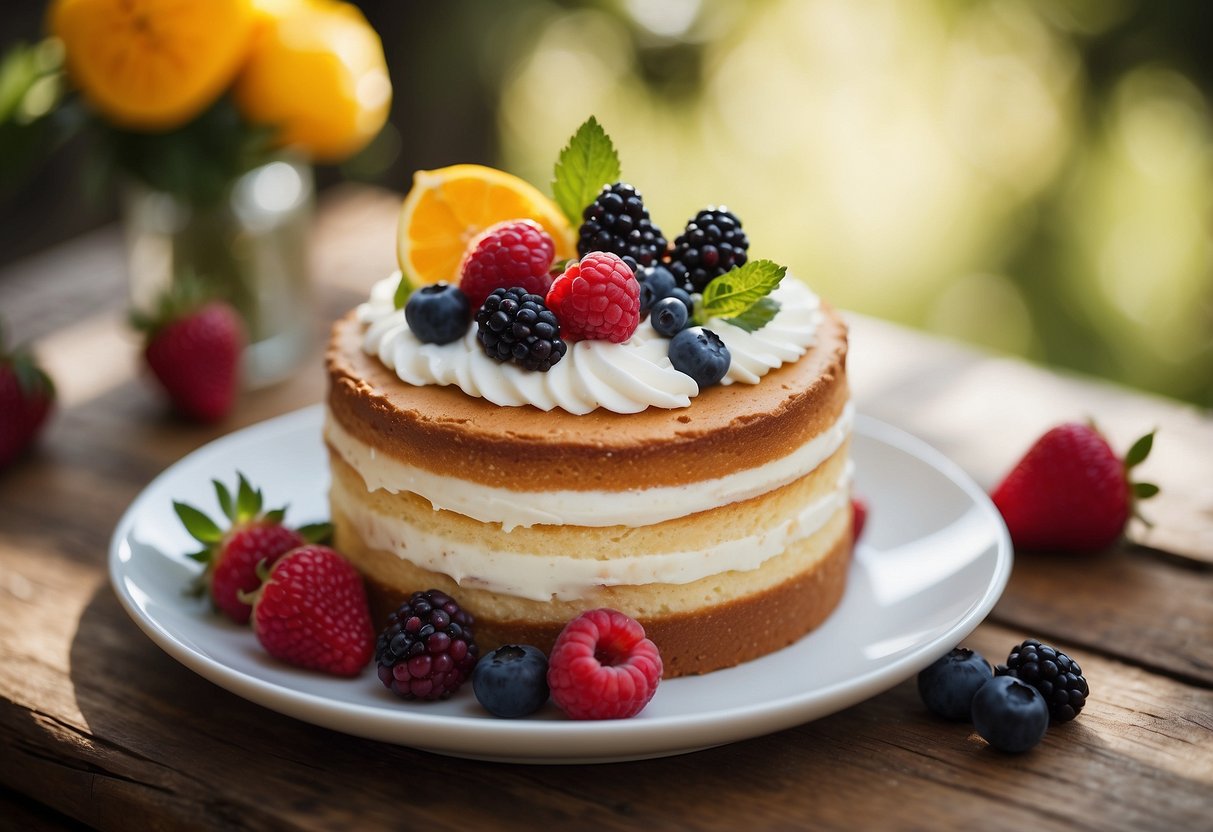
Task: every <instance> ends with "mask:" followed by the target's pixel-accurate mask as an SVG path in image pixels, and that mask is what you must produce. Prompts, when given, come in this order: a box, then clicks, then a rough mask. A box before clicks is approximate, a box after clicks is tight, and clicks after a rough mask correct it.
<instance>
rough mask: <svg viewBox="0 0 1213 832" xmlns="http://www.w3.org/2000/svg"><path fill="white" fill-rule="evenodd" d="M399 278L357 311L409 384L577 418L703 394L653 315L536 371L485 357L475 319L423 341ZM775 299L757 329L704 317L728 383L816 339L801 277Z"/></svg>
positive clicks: (810, 298) (375, 346)
mask: <svg viewBox="0 0 1213 832" xmlns="http://www.w3.org/2000/svg"><path fill="white" fill-rule="evenodd" d="M399 283H400V273H399V272H397V273H395V274H393V275H391V276H390V277H387V278H384V279H383V280H381V281H379V282H378V283H376V284H375V285H374V286H373V287H372V288H371V295H370V298H369V300H367V302H366V303H363V304H362V305H360V306H359V307H358V312H357V315H358V320H359V321H360V322H361V323H362V324H364V325H365V326H366V330H365V334H364V336H363V343H362V348H363V350H364V351H366V352H367V353H368V354H370V355H374V356H378V358H379V360H380V361H382V362H383V364H384V365H385V366H386V367H387V368H388V369H389V370H391V371H392V372H394V373H395V374H396V376H397V377H398V378H399V379H400V380H401V381H403V382H405V383H406V384H412V385H414V386H418V387H421V386H426V385H442V386H445V385H452V384H453V385H455V386H457V387H458V388H459V389H460V390H462V391H463V392H464V393H466V394H467V395H469V396H476V397H479V398H484V399H486V400H488V401H490V402H492V403H493V404H496V405H501V406H503V407H520V406H522V405H528V404H529V405H532V406H534V407H537V408H539V409H540V410H545V411H547V410H553V409H555V408H560V409H562V410H565V411H567V412H569V413H573V414H583V413H590V412H591V411H594V410H596V409H598V408H604V409H606V410H610V411H613V412H615V413H639V412H640V411H642V410H645V409H646V408H649V407H660V408H667V409H674V408H680V407H687V406H689V405H690V403H691V399H692V398H694V397H695V396H696V395H698V393H699V387H698V385H697V384H696V383H695V381H694V380H693V379H692V378H691V377H690V376H688V375H686V374H684V373H681V372H679V371H678V370H675V369H674V367H673V365H671V364H670V359H669V357H668V356H667V350H668V345H669V341H668V340H666V339H665V338H662V337H661V336H659V335H658V334H657V333H656V332H655V331H654V330H653V327H652V325H651V324H650V323H649V321H648V320H645V321H642V322H641V323H640V326H639V327H637V329H636V332H635V333H634V334H633V335H632V337H631V338H629V339H628V340H627V341H624V342H623V343H622V344H612V343H610V342H607V341H577V342H575V343H571V344H570V345H569V351H568V354H567V355H565V357H564V358H563V359H561V361H560V362H559V363H557V364H556V365H555V366H553V367H552V369H551V370H549V371H548V372H546V373H539V372H532V371H529V370H525V369H523V368H521V367H518V366H516V365H514V364H509V363H506V364H502V363H499V362H497V361H495V360H493V359H491V358H489V357H488V356H487V355H485V353H484V349H483V348H482V347H481V346H480V343H479V342H478V341H477V340H476V327H475V326H474V325H473V326H471V327H469V328H468V331H467V333H466V334H465V335H464V336H463V337H462V338H461V339H459V340H457V341H454V342H452V343H450V344H424V343H422V342H421V341H420V340H418V339H417V336H416V335H414V334H413V332H412V331H411V330H410V329H409V325H408V323H407V322H406V321H405V317H404V311H403V310H401V309H396V308H395V304H394V302H393V298H394V297H395V294H396V288H397V286H398V285H399ZM771 297H772V298H774V299H775V300H777V301H779V304H780V308H779V312H778V313H777V314H776V315H775V317H774V319H772V320H771V321H770V322H769V323H768V324H767V325H766V326H764V327H762V328H761V329H758V330H756V331H754V332H746V331H745V330H743V329H741V328H739V327H736V326H733V325H732V324H729V323H726V322H725V321H723V320H719V319H715V318H714V319H712V320H711V321H709V322H708V323H707V328H708V329H711V330H712V331H713V332H715V333H716V334H717V335H719V336H720V338H721V340H722V341H724V343H725V345H726V346H727V347H728V348H729V352H730V354H731V356H732V364H731V365H730V367H729V371H728V374H727V375H726V376H725V378H724V379H723V380H722V381H721V383H722V384H734V383H741V384H757V383H758V381H759V380H760V379H761V378H762V377H763V376H764V375H766V374H767V373H768V372H770V371H771V370H774V369H776V368H777V367H780V366H782V365H783V364H785V363H788V362H791V361H795V360H797V359H798V358H800V356H802V355H804V353H805V351H806V350H808V349H809V347H811V346H812V345H813V344H814V342H815V340H816V336H817V328H818V325H819V323H820V321H821V315H822V312H821V302H820V300H819V298H818V297H817V295H815V294H814V293H813V292H812V291H811V290H810V289H809V288H808V287H807V286H805V285H804V284H803V283H801V282H800V281H798V280H795V279H793V278H785V279H784V281H783V282H782V283H781V284H780V286H779V288H777V289H776V290H775V291H774V292H773V293H772V294H771Z"/></svg>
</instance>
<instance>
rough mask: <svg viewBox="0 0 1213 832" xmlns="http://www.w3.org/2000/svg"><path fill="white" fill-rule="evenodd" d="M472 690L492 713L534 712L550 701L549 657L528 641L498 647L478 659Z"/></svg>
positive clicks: (515, 715)
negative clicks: (527, 642)
mask: <svg viewBox="0 0 1213 832" xmlns="http://www.w3.org/2000/svg"><path fill="white" fill-rule="evenodd" d="M472 690H473V691H474V692H475V693H476V699H477V700H478V701H479V702H480V704H481V705H483V706H484V709H485V710H486V711H488V712H489V713H491V714H492V715H493V716H497V717H502V718H504V719H516V718H518V717H520V716H527V715H529V714H533V713H535V711H537V710H539V709H540V708H542V707H543V703H544V702H547V701H548V695H549V690H548V657H547V656H545V655H544V654H543V651H542V650H540V649H539V648H538V647H532V646H531V645H529V644H507V645H505V646H504V647H498V648H497V649H496V650H494V651H493V652H492V653H489V654H488V655H487V656H485V657H484V658H483V659H481V660H480V661H479V662H477V663H476V669H475V670H473V671H472Z"/></svg>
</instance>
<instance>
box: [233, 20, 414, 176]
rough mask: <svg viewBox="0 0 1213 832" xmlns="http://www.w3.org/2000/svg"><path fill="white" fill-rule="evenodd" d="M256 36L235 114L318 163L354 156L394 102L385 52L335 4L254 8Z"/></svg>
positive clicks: (362, 22) (237, 90)
mask: <svg viewBox="0 0 1213 832" xmlns="http://www.w3.org/2000/svg"><path fill="white" fill-rule="evenodd" d="M256 7H257V14H258V27H257V32H256V34H255V35H254V37H253V42H252V48H251V49H250V52H249V59H248V62H247V63H246V64H245V66H244V68H243V70H241V72H240V75H239V77H238V78H237V79H236V84H235V88H234V97H235V101H236V106H237V107H238V108H239V109H240V111H241V113H243V114H244V117H245V118H247V119H248V120H249V121H252V122H256V123H259V124H266V125H270V126H273V127H276V128H277V129H278V134H277V140H278V143H279V144H281V145H284V146H292V147H297V148H299V149H300V150H302V151H303V152H304V153H306V154H307V155H308V156H310V157H311V158H312V159H315V160H318V161H337V160H340V159H343V158H345V157H346V156H349V155H350V154H352V153H355V152H356V151H358V150H360V149H361V148H362V147H363V146H364V145H365V144H366V143H367V142H369V141H370V140H371V139H372V138H373V137H374V136H375V134H376V133H378V132H379V130H380V129H381V128H382V127H383V124H384V122H385V121H386V120H387V115H388V108H389V106H390V104H391V100H392V84H391V81H389V80H388V73H387V64H386V62H385V61H384V58H383V45H382V44H381V43H380V41H379V36H378V35H377V34H376V33H375V30H374V29H372V28H371V27H370V24H368V23H367V22H366V18H365V17H363V16H362V12H360V11H359V10H358V9H357V8H355V7H354V6H352V5H350V4H349V3H341V2H333V0H257V2H256Z"/></svg>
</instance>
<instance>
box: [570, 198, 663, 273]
mask: <svg viewBox="0 0 1213 832" xmlns="http://www.w3.org/2000/svg"><path fill="white" fill-rule="evenodd" d="M582 218H583V219H584V220H585V222H583V223H582V224H581V228H580V230H579V232H578V233H579V238H578V240H577V253H578V254H580V255H582V256H585V255H586V254H589V253H590V252H591V251H609V252H612V253H613V254H618V255H619V256H620V257H631V258H632V259H633V260H635V261H636V263H637V264H638V265H640V266H651V265H652V264H654V263H656V262H657V261H658V259H660V258H661V255H662V254H664V253H665V245H666V243H665V237H664V236H663V235H662V233H661V229H660V228H658V227H657V226H655V225H653V222H652V220H650V219H649V212H648V210H647V209H646V208H645V207H644V200H643V199H642V198H641V196H640V193H639V192H638V191H637V190H636V189H635V188H633V187H632V186H631V185H628V184H625V183H623V182H616V183H615V184H614V185H604V186H603V187H602V192H601V193H600V194H598V197H597V198H596V199H595V200H594V201H593V202H591V203H590V204H589V205H587V206H586V209H585V212H584V213H583V214H582Z"/></svg>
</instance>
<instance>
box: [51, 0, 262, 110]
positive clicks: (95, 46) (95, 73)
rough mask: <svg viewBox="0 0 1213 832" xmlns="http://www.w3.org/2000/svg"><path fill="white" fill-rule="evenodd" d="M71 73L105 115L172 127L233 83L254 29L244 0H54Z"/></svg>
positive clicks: (55, 22)
mask: <svg viewBox="0 0 1213 832" xmlns="http://www.w3.org/2000/svg"><path fill="white" fill-rule="evenodd" d="M49 19H50V26H51V30H52V32H53V33H54V34H55V35H57V36H58V37H59V38H60V39H61V40H62V41H63V45H64V47H65V50H66V55H67V66H68V72H69V74H70V75H71V77H72V80H73V81H74V82H75V83H76V85H77V86H79V87H80V90H81V92H83V94H84V97H85V98H86V99H87V100H88V101H89V103H90V104H92V105H93V107H94V108H96V109H97V110H98V111H100V112H101V114H102V115H104V116H105V118H106V119H108V120H109V121H111V122H113V123H114V124H117V125H119V126H121V127H128V128H133V129H135V130H149V131H160V130H171V129H172V128H174V127H179V126H180V125H182V124H184V123H185V122H187V121H189V120H190V119H192V118H193V117H194V116H196V115H198V114H199V113H200V112H202V111H203V110H204V109H206V108H207V107H209V106H210V105H211V103H212V102H214V101H215V99H216V98H218V97H219V95H220V93H222V92H223V90H224V89H225V88H226V87H227V86H228V84H230V83H231V81H232V78H233V77H234V76H235V74H236V71H237V70H238V69H239V68H240V64H241V62H242V61H243V60H244V56H245V53H246V49H247V47H248V43H249V38H250V36H251V35H252V32H253V10H252V7H251V6H250V5H249V0H56V2H55V4H54V5H53V6H52V7H51V10H50V16H49Z"/></svg>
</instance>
